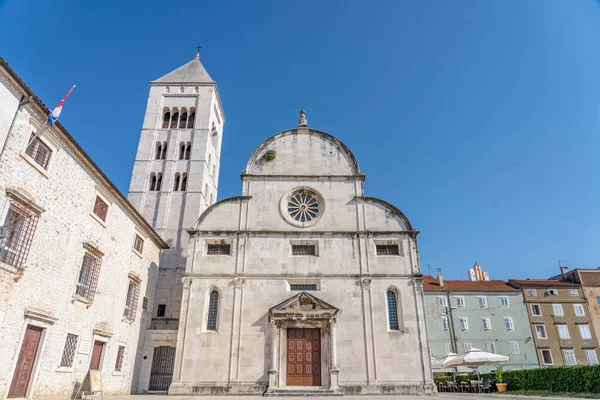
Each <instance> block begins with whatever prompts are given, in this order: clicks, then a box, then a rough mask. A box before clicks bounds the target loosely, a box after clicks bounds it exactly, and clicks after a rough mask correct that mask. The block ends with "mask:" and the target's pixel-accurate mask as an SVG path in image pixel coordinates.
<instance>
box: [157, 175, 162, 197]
mask: <svg viewBox="0 0 600 400" xmlns="http://www.w3.org/2000/svg"><path fill="white" fill-rule="evenodd" d="M161 186H162V174H161V173H160V172H159V173H158V176H157V178H156V191H157V192H160V187H161Z"/></svg>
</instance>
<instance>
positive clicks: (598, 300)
mask: <svg viewBox="0 0 600 400" xmlns="http://www.w3.org/2000/svg"><path fill="white" fill-rule="evenodd" d="M596 303H598V305H599V306H600V296H598V297H596Z"/></svg>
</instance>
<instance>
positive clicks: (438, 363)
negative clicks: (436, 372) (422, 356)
mask: <svg viewBox="0 0 600 400" xmlns="http://www.w3.org/2000/svg"><path fill="white" fill-rule="evenodd" d="M456 356H458V354H456V353H448V354H447V355H446V357H442V358H440V359H435V358H432V359H431V367H432V368H433V369H444V365H443V364H444V362H446V361H448V360H450V359H452V358H454V357H456Z"/></svg>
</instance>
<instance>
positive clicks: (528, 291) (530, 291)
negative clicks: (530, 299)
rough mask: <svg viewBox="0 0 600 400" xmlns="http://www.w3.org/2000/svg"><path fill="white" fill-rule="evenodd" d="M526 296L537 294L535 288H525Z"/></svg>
mask: <svg viewBox="0 0 600 400" xmlns="http://www.w3.org/2000/svg"><path fill="white" fill-rule="evenodd" d="M527 296H537V290H535V289H527Z"/></svg>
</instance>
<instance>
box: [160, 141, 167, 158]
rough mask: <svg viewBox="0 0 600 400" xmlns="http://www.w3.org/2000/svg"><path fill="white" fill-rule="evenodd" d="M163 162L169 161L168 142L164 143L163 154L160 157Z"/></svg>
mask: <svg viewBox="0 0 600 400" xmlns="http://www.w3.org/2000/svg"><path fill="white" fill-rule="evenodd" d="M160 159H161V160H166V159H167V142H163V144H162V154H161V155H160Z"/></svg>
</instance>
